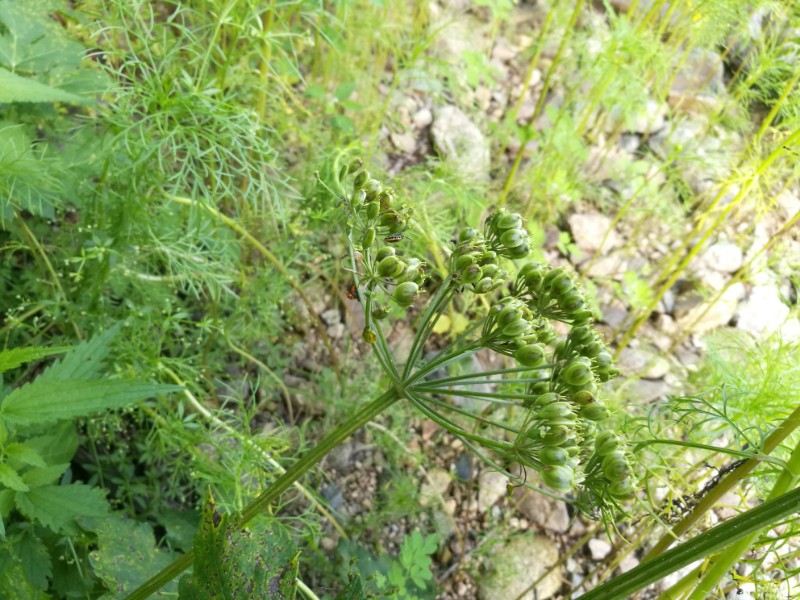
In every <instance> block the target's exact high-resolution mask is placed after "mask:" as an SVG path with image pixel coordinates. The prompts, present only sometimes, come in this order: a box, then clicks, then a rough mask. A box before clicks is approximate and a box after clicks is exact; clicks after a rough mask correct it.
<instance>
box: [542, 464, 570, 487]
mask: <svg viewBox="0 0 800 600" xmlns="http://www.w3.org/2000/svg"><path fill="white" fill-rule="evenodd" d="M541 475H542V481H544V483H545V484H546V485H547V486H549V487H551V488H553V489H554V490H556V491H559V492H568V491H569V490H571V489H572V484H573V481H574V478H575V473H574V472H573V470H572V469H570V468H569V467H567V466H564V465H557V466H552V467H547V468H546V469H544V470H542V473H541Z"/></svg>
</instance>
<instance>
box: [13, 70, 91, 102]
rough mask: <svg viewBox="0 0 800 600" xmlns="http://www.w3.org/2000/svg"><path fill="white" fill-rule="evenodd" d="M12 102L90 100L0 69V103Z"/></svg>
mask: <svg viewBox="0 0 800 600" xmlns="http://www.w3.org/2000/svg"><path fill="white" fill-rule="evenodd" d="M12 102H67V103H69V104H86V103H87V102H91V100H90V99H87V98H82V97H80V96H77V95H75V94H71V93H69V92H65V91H64V90H60V89H58V88H54V87H50V86H49V85H46V84H44V83H39V82H38V81H35V80H33V79H28V78H27V77H20V76H19V75H15V74H14V73H12V72H11V71H8V70H6V69H4V68H3V67H0V103H6V104H10V103H12Z"/></svg>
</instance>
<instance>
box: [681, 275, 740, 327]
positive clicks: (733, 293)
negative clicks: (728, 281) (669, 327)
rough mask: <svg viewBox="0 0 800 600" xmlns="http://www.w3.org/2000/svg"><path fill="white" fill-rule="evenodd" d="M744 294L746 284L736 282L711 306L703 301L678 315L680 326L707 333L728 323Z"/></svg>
mask: <svg viewBox="0 0 800 600" xmlns="http://www.w3.org/2000/svg"><path fill="white" fill-rule="evenodd" d="M743 295H744V285H742V284H741V283H734V284H733V285H732V286H730V287H729V288H728V289H727V290H725V291H724V292H723V293H722V296H720V298H719V300H717V301H716V302H715V303H714V304H713V305H710V306H709V303H708V302H703V303H701V304H698V305H697V306H695V307H693V308H691V309H690V310H688V311H686V312H685V313H684V314H682V315H680V316H678V319H677V321H678V326H679V327H680V328H681V329H683V330H684V331H685V330H687V329H688V328H689V327H691V330H692V331H693V332H694V333H706V332H708V331H711V330H712V329H716V328H717V327H722V326H723V325H727V324H728V322H730V320H731V319H732V318H733V316H734V315H735V314H736V309H737V307H738V306H739V300H740V299H741V298H742V296H743ZM696 320H697V322H696V323H695V321H696Z"/></svg>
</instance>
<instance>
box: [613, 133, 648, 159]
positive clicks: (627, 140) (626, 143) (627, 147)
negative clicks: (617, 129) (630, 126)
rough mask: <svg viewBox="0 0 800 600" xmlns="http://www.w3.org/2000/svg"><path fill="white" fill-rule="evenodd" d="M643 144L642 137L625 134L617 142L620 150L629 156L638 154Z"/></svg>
mask: <svg viewBox="0 0 800 600" xmlns="http://www.w3.org/2000/svg"><path fill="white" fill-rule="evenodd" d="M641 143H642V136H640V135H636V134H634V133H623V134H622V135H620V136H619V139H618V140H617V146H619V148H620V150H622V151H623V152H627V153H628V154H633V153H634V152H636V151H637V150H638V149H639V145H640V144H641Z"/></svg>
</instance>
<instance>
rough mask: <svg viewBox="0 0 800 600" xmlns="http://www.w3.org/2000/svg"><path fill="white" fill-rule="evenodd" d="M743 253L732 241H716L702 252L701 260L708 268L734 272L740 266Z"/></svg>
mask: <svg viewBox="0 0 800 600" xmlns="http://www.w3.org/2000/svg"><path fill="white" fill-rule="evenodd" d="M743 261H744V253H743V252H742V249H741V248H739V246H737V245H736V244H734V243H733V242H727V241H723V242H717V243H716V244H713V245H712V246H709V247H708V249H707V250H706V251H705V253H704V254H703V262H704V263H705V265H706V266H707V267H708V268H709V269H714V270H715V271H721V272H722V273H735V272H736V271H738V270H739V269H741V268H742V263H743Z"/></svg>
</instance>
